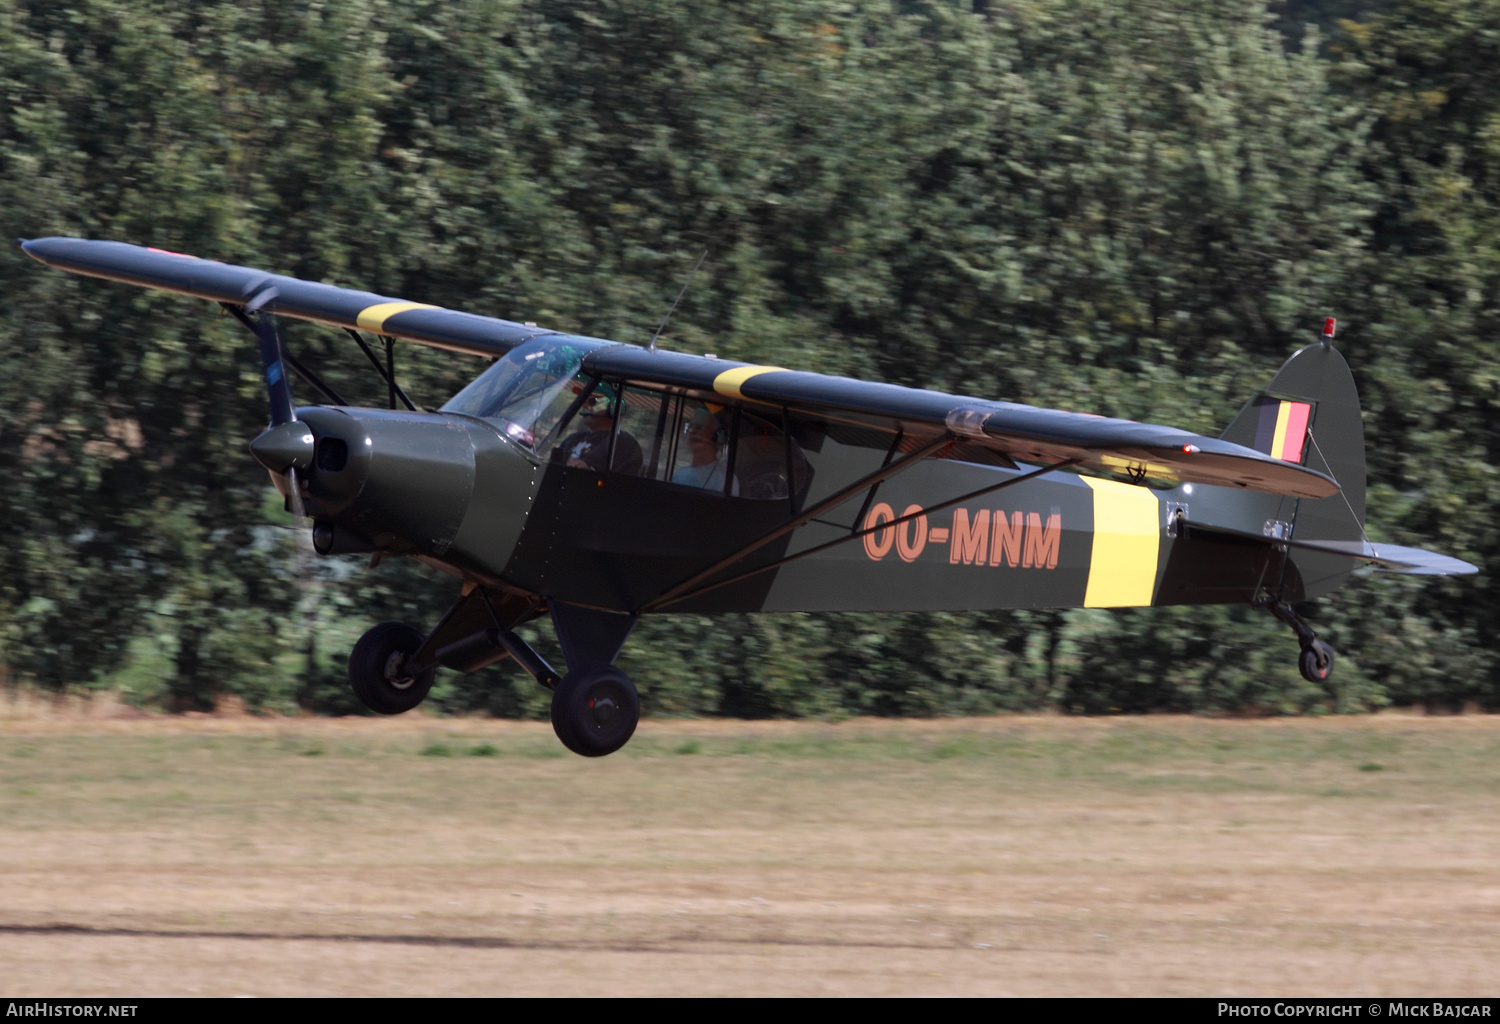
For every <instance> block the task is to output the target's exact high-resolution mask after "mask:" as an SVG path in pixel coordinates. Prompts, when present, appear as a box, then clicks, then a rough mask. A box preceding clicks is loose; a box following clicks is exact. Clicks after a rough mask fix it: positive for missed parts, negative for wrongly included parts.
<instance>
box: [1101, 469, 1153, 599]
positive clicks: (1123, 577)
mask: <svg viewBox="0 0 1500 1024" xmlns="http://www.w3.org/2000/svg"><path fill="white" fill-rule="evenodd" d="M1083 482H1084V483H1086V484H1088V485H1089V486H1090V487H1091V488H1093V491H1094V548H1093V552H1092V554H1091V555H1090V557H1089V582H1088V587H1087V589H1086V590H1085V591H1084V595H1083V606H1084V607H1085V608H1127V607H1132V606H1137V605H1148V604H1150V603H1151V597H1152V595H1153V593H1154V592H1155V590H1156V556H1157V551H1158V549H1159V547H1160V545H1161V523H1160V522H1159V516H1160V514H1161V513H1160V512H1159V511H1158V505H1157V501H1156V495H1155V494H1153V493H1152V492H1150V491H1148V490H1147V489H1146V488H1144V487H1135V486H1132V485H1131V484H1122V483H1117V482H1116V481H1114V480H1097V479H1095V478H1093V477H1088V476H1086V477H1084V478H1083Z"/></svg>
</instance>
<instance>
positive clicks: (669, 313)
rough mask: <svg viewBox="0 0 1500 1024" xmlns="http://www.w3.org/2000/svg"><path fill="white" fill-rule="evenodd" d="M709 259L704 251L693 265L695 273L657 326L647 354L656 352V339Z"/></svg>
mask: <svg viewBox="0 0 1500 1024" xmlns="http://www.w3.org/2000/svg"><path fill="white" fill-rule="evenodd" d="M707 258H708V250H707V249H704V250H703V255H702V256H699V257H698V262H697V263H694V264H693V272H692V273H691V274H689V275H688V279H687V284H684V285H683V286H682V291H680V292H678V293H677V298H675V299H673V300H672V308H671V309H668V310H667V315H666V316H664V317H662V318H661V323H659V324H657V325H656V333H655V334H653V335H651V344H649V345H647V346H646V351H647V352H655V351H656V339H657V338H659V337H661V332H662V329H663V328H665V327H666V326H667V321H668V320H670V319H672V314H673V313H675V312H676V311H677V304H678V303H679V302H681V301H682V297H683V296H684V295H686V294H687V290H688V285H690V284H692V283H693V278H695V277H697V276H698V268H699V267H701V266H703V261H704V260H705V259H707Z"/></svg>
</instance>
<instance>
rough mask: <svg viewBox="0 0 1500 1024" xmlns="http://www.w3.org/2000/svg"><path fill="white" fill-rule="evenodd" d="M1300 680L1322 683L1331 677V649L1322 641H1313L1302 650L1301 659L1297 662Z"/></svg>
mask: <svg viewBox="0 0 1500 1024" xmlns="http://www.w3.org/2000/svg"><path fill="white" fill-rule="evenodd" d="M1297 667H1298V668H1300V669H1301V670H1302V678H1303V679H1306V680H1307V681H1308V682H1309V683H1324V682H1327V681H1328V677H1329V676H1331V675H1333V648H1332V647H1329V646H1328V644H1327V643H1325V642H1324V641H1322V640H1314V641H1313V642H1312V643H1310V644H1308V645H1307V646H1306V647H1304V648H1302V657H1301V658H1299V659H1298V660H1297Z"/></svg>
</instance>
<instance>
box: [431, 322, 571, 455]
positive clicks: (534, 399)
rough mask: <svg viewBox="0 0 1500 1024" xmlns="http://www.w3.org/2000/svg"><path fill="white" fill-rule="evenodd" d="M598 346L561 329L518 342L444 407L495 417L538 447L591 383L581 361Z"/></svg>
mask: <svg viewBox="0 0 1500 1024" xmlns="http://www.w3.org/2000/svg"><path fill="white" fill-rule="evenodd" d="M597 347H599V346H598V344H597V343H588V342H581V341H580V340H579V339H577V338H568V339H566V340H559V338H558V336H556V335H553V336H549V337H544V338H536V339H534V340H532V341H528V342H526V343H525V344H524V345H517V346H516V347H515V348H513V349H511V350H510V351H509V352H507V353H506V354H505V355H504V356H502V357H501V358H500V359H499V360H498V361H497V362H496V363H495V365H494V366H491V367H490V368H489V369H488V370H485V371H484V372H483V373H481V374H480V375H479V376H478V377H476V378H475V379H474V381H473V383H471V384H470V385H469V386H468V387H466V388H464V389H463V390H462V391H460V392H459V393H458V394H456V395H454V396H453V397H452V398H450V399H449V400H448V402H447V404H446V405H444V406H443V408H442V411H443V412H457V413H463V414H465V415H468V416H478V417H480V418H481V419H486V420H489V421H490V422H492V423H494V424H496V425H497V426H498V427H500V429H501V430H503V431H505V433H506V434H507V435H508V436H509V437H511V438H512V439H514V440H515V441H517V442H519V443H520V444H523V445H525V446H526V447H527V448H531V449H535V448H536V446H537V444H538V442H540V441H542V440H545V439H546V437H547V436H548V434H550V433H551V431H552V428H553V427H555V426H557V423H558V421H559V420H560V419H561V418H562V416H563V414H564V413H565V412H567V411H568V408H569V406H571V405H572V404H573V401H574V400H575V399H576V398H577V397H578V395H579V394H580V393H581V392H582V391H583V389H584V388H586V387H587V386H588V379H587V378H586V377H584V376H583V375H582V374H580V373H579V372H578V366H579V364H580V363H581V362H582V361H583V357H584V355H585V354H587V353H588V352H589V351H591V350H592V349H595V348H597Z"/></svg>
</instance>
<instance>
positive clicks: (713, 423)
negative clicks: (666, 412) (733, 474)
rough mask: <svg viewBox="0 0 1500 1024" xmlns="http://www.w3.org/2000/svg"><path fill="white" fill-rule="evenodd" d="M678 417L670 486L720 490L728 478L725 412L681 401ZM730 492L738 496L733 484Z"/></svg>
mask: <svg viewBox="0 0 1500 1024" xmlns="http://www.w3.org/2000/svg"><path fill="white" fill-rule="evenodd" d="M681 404H682V410H681V412H680V413H679V414H678V417H677V419H678V422H679V423H680V424H681V426H680V427H679V428H678V433H679V435H680V436H679V437H678V440H677V445H676V450H675V451H674V452H673V455H672V460H671V467H672V469H671V476H670V477H669V479H670V480H671V481H672V482H673V483H674V484H683V485H684V486H687V487H701V488H703V489H704V490H706V491H723V490H724V485H725V482H726V481H728V480H729V479H730V477H729V457H730V453H729V428H728V421H729V419H730V417H729V414H728V410H727V409H725V408H724V407H723V406H718V407H717V408H711V407H709V406H707V405H705V404H703V403H702V402H692V401H687V402H683V403H681ZM731 493H734V494H738V493H739V484H738V481H736V482H735V483H734V484H733V486H732V489H731Z"/></svg>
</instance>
